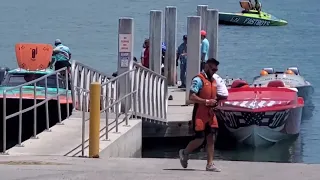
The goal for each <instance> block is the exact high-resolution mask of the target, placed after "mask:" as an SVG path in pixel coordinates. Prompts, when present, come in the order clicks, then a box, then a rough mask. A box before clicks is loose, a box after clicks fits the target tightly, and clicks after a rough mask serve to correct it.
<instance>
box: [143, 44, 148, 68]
mask: <svg viewBox="0 0 320 180" xmlns="http://www.w3.org/2000/svg"><path fill="white" fill-rule="evenodd" d="M142 65H143V66H144V67H146V68H149V47H147V48H146V49H145V50H144V52H143V63H142Z"/></svg>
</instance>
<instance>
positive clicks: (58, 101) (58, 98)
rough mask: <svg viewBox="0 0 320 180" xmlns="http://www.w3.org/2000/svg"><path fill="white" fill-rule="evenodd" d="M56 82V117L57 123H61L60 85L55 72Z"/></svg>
mask: <svg viewBox="0 0 320 180" xmlns="http://www.w3.org/2000/svg"><path fill="white" fill-rule="evenodd" d="M56 83H57V94H58V96H57V105H58V119H59V122H58V123H57V124H58V125H62V124H63V123H61V105H60V92H59V90H60V87H59V76H58V73H57V74H56Z"/></svg>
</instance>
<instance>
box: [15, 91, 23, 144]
mask: <svg viewBox="0 0 320 180" xmlns="http://www.w3.org/2000/svg"><path fill="white" fill-rule="evenodd" d="M21 110H22V87H20V88H19V112H20V111H21ZM21 139H22V113H20V114H19V134H18V144H17V145H16V146H18V147H22V144H21V143H22V140H21Z"/></svg>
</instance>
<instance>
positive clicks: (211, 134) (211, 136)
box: [206, 126, 220, 172]
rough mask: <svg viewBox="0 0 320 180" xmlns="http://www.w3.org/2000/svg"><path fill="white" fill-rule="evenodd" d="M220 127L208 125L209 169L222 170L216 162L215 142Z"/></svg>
mask: <svg viewBox="0 0 320 180" xmlns="http://www.w3.org/2000/svg"><path fill="white" fill-rule="evenodd" d="M217 133H218V129H216V128H211V127H210V126H207V127H206V139H207V166H206V170H207V171H215V172H220V169H218V168H217V167H216V166H215V165H214V163H213V159H214V143H215V141H216V138H217Z"/></svg>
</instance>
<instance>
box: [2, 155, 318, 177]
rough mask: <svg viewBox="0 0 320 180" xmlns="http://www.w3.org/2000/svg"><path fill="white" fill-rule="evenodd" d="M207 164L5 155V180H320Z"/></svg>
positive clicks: (245, 165) (298, 168) (276, 166)
mask: <svg viewBox="0 0 320 180" xmlns="http://www.w3.org/2000/svg"><path fill="white" fill-rule="evenodd" d="M205 164H206V161H203V160H190V161H189V168H187V169H183V168H182V167H181V166H180V163H179V160H178V159H138V158H109V159H103V158H102V159H87V158H71V157H61V156H58V157H56V156H3V157H1V158H0V173H1V179H5V180H17V179H33V180H43V179H48V180H49V179H52V180H53V179H59V180H60V179H65V180H81V179H83V180H87V179H88V180H89V179H97V180H98V179H101V180H102V179H108V180H124V179H130V180H141V179H145V180H178V179H183V180H187V179H208V178H209V179H215V180H220V179H221V180H270V179H273V180H283V179H290V180H301V179H305V180H318V179H319V176H320V174H319V172H320V165H307V164H280V163H255V162H239V161H217V162H216V165H217V166H219V167H220V168H221V169H222V172H207V171H204V168H205Z"/></svg>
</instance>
